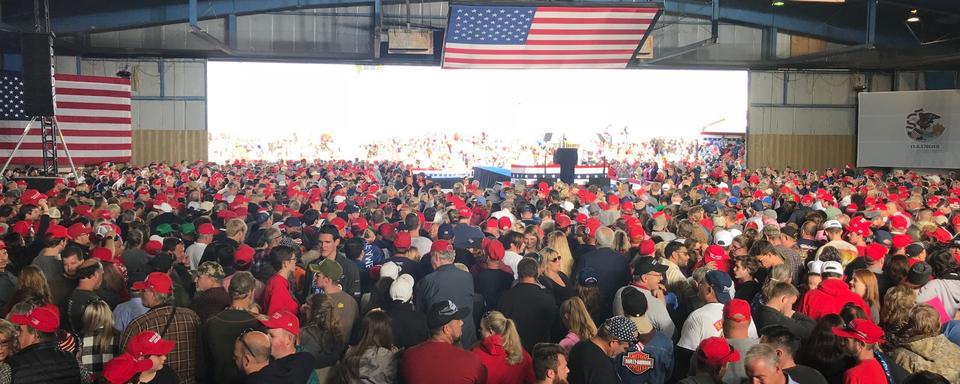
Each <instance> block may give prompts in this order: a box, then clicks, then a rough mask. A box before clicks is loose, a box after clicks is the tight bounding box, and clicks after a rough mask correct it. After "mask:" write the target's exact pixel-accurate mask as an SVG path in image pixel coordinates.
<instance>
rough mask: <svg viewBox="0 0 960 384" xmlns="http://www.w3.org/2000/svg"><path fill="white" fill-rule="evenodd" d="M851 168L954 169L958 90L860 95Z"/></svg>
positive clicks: (958, 159)
mask: <svg viewBox="0 0 960 384" xmlns="http://www.w3.org/2000/svg"><path fill="white" fill-rule="evenodd" d="M859 101H860V108H859V116H858V128H857V166H858V167H894V168H960V90H944V91H911V92H870V93H860V95H859Z"/></svg>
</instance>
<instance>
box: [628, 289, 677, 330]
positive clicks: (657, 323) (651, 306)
mask: <svg viewBox="0 0 960 384" xmlns="http://www.w3.org/2000/svg"><path fill="white" fill-rule="evenodd" d="M624 289H636V290H638V291H640V292H643V296H645V297H646V298H647V314H646V316H647V320H650V323H651V324H653V328H655V329H656V330H658V331H660V332H663V334H664V335H666V336H667V337H669V338H671V339H672V338H673V333H674V332H675V331H676V330H677V327H676V326H675V325H673V319H672V318H670V312H667V305H666V304H664V303H663V302H662V301H660V299H658V298H656V297H653V294H652V293H650V291H649V290H646V289H640V288H637V287H635V286H632V285H628V286H625V287H621V288H620V289H619V290H617V294H616V295H614V296H613V314H614V315H623V302H622V300H621V298H620V297H621V295H622V294H623V290H624Z"/></svg>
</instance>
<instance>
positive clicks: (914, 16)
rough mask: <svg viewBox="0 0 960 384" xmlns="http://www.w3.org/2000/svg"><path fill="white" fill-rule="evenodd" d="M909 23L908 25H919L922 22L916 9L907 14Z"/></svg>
mask: <svg viewBox="0 0 960 384" xmlns="http://www.w3.org/2000/svg"><path fill="white" fill-rule="evenodd" d="M907 22H908V23H917V22H920V15H919V12H918V11H917V10H916V9H911V10H910V13H909V14H907Z"/></svg>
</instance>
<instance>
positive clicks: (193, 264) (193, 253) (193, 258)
mask: <svg viewBox="0 0 960 384" xmlns="http://www.w3.org/2000/svg"><path fill="white" fill-rule="evenodd" d="M205 249H207V245H206V244H204V243H201V242H199V241H198V242H196V243H193V244H190V246H189V247H187V249H186V250H185V251H184V252H186V254H187V258H188V259H189V260H190V270H191V271H196V270H197V267H199V266H200V257H202V256H203V250H205Z"/></svg>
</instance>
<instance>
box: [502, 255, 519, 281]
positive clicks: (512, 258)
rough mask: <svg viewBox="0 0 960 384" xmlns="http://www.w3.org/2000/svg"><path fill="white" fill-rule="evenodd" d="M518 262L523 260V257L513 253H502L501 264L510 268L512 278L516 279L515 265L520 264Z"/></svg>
mask: <svg viewBox="0 0 960 384" xmlns="http://www.w3.org/2000/svg"><path fill="white" fill-rule="evenodd" d="M520 260H523V256H520V254H519V253H516V252H514V251H509V250H508V251H504V252H503V263H504V264H506V265H508V266H510V268H511V269H513V278H514V279H516V278H517V276H518V275H517V264H520Z"/></svg>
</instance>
